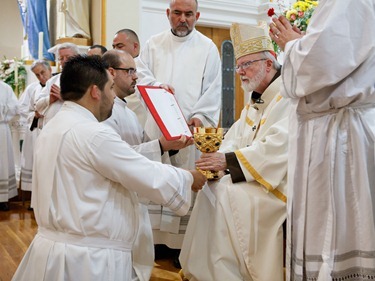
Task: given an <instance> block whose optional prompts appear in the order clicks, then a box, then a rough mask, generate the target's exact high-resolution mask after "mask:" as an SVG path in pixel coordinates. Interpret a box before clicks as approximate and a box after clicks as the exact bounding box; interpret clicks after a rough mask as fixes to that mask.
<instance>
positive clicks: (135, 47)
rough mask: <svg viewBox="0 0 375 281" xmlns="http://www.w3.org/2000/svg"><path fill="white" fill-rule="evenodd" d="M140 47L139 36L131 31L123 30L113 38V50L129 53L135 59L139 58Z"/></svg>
mask: <svg viewBox="0 0 375 281" xmlns="http://www.w3.org/2000/svg"><path fill="white" fill-rule="evenodd" d="M140 47H141V44H140V43H139V39H138V35H137V33H135V32H134V31H133V30H131V29H128V28H124V29H121V30H119V31H117V32H116V34H115V36H114V37H113V42H112V48H113V49H116V50H122V51H127V52H128V53H129V54H130V55H131V56H132V57H133V58H136V57H138V55H139V51H140Z"/></svg>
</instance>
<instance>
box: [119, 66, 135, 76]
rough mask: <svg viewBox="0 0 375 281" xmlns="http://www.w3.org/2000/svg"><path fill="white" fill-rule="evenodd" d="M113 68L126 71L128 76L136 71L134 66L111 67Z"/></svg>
mask: <svg viewBox="0 0 375 281" xmlns="http://www.w3.org/2000/svg"><path fill="white" fill-rule="evenodd" d="M113 69H116V70H124V71H126V72H127V73H128V75H130V76H133V75H134V74H136V73H137V69H135V68H132V67H131V68H122V67H113Z"/></svg>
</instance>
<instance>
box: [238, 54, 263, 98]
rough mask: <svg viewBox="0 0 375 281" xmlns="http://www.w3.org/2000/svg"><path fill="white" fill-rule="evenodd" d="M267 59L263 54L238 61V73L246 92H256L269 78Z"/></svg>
mask: <svg viewBox="0 0 375 281" xmlns="http://www.w3.org/2000/svg"><path fill="white" fill-rule="evenodd" d="M266 61H267V59H266V58H264V57H263V56H262V54H260V53H257V54H250V55H246V56H243V57H240V58H239V59H238V60H237V66H236V72H237V73H238V74H239V75H240V78H241V83H242V88H243V90H244V91H245V92H248V93H249V92H252V91H254V90H256V89H257V88H258V87H259V85H260V84H261V83H262V82H263V81H264V80H265V79H266V76H267V71H266V69H267V67H266Z"/></svg>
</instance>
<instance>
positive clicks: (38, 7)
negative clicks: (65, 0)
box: [26, 0, 54, 61]
mask: <svg viewBox="0 0 375 281" xmlns="http://www.w3.org/2000/svg"><path fill="white" fill-rule="evenodd" d="M39 32H43V58H44V59H47V60H51V61H54V57H53V55H52V54H51V53H48V49H49V48H50V47H51V43H50V40H49V32H48V21H47V0H28V2H27V27H26V33H27V36H28V42H29V50H30V54H31V56H32V57H33V58H34V59H38V41H39Z"/></svg>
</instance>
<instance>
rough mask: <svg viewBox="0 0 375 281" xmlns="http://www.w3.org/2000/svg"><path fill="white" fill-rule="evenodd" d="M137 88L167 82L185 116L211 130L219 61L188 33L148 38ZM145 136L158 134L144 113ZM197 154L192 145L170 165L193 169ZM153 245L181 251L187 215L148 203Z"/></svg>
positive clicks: (202, 39) (210, 46) (200, 38)
mask: <svg viewBox="0 0 375 281" xmlns="http://www.w3.org/2000/svg"><path fill="white" fill-rule="evenodd" d="M136 63H137V74H138V78H139V79H138V84H139V85H155V86H158V85H160V84H169V85H172V86H173V87H174V89H175V95H176V99H177V101H178V104H179V106H180V107H181V110H182V112H183V114H184V116H185V118H186V120H190V119H191V118H193V117H196V118H199V119H200V120H201V121H202V122H203V125H204V126H205V127H216V126H217V124H218V121H219V116H220V109H221V61H220V56H219V52H218V50H217V47H216V45H215V44H214V43H213V42H212V40H211V39H209V38H207V37H206V36H204V35H202V34H201V33H200V32H198V31H197V30H195V29H194V30H193V31H192V32H191V33H190V34H189V35H188V36H186V37H177V36H175V35H173V34H172V32H171V31H170V30H167V31H165V32H162V33H160V34H157V35H155V36H153V37H151V38H150V39H149V40H148V41H147V42H146V44H145V46H144V48H143V49H142V51H141V53H140V56H139V57H138V58H137V60H136ZM145 132H146V133H147V135H148V136H149V137H150V138H151V139H157V138H159V137H160V135H161V132H160V130H159V128H158V126H157V124H156V122H155V121H154V119H153V118H152V116H151V114H150V113H148V116H147V120H146V123H145ZM198 156H199V151H198V150H197V149H196V148H195V147H194V146H189V147H187V148H185V149H182V150H180V151H179V153H177V154H176V155H174V156H172V157H171V159H170V160H171V164H172V165H173V166H176V167H182V168H185V169H195V160H196V159H197V158H198ZM150 207H151V208H152V209H150V212H151V213H150V214H151V222H152V223H153V228H154V243H155V244H166V245H168V246H169V247H171V248H181V244H182V239H183V236H184V233H185V229H186V224H187V221H188V216H187V217H185V218H180V217H176V216H174V215H173V214H172V213H171V212H170V210H168V209H167V208H161V206H155V205H150Z"/></svg>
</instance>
